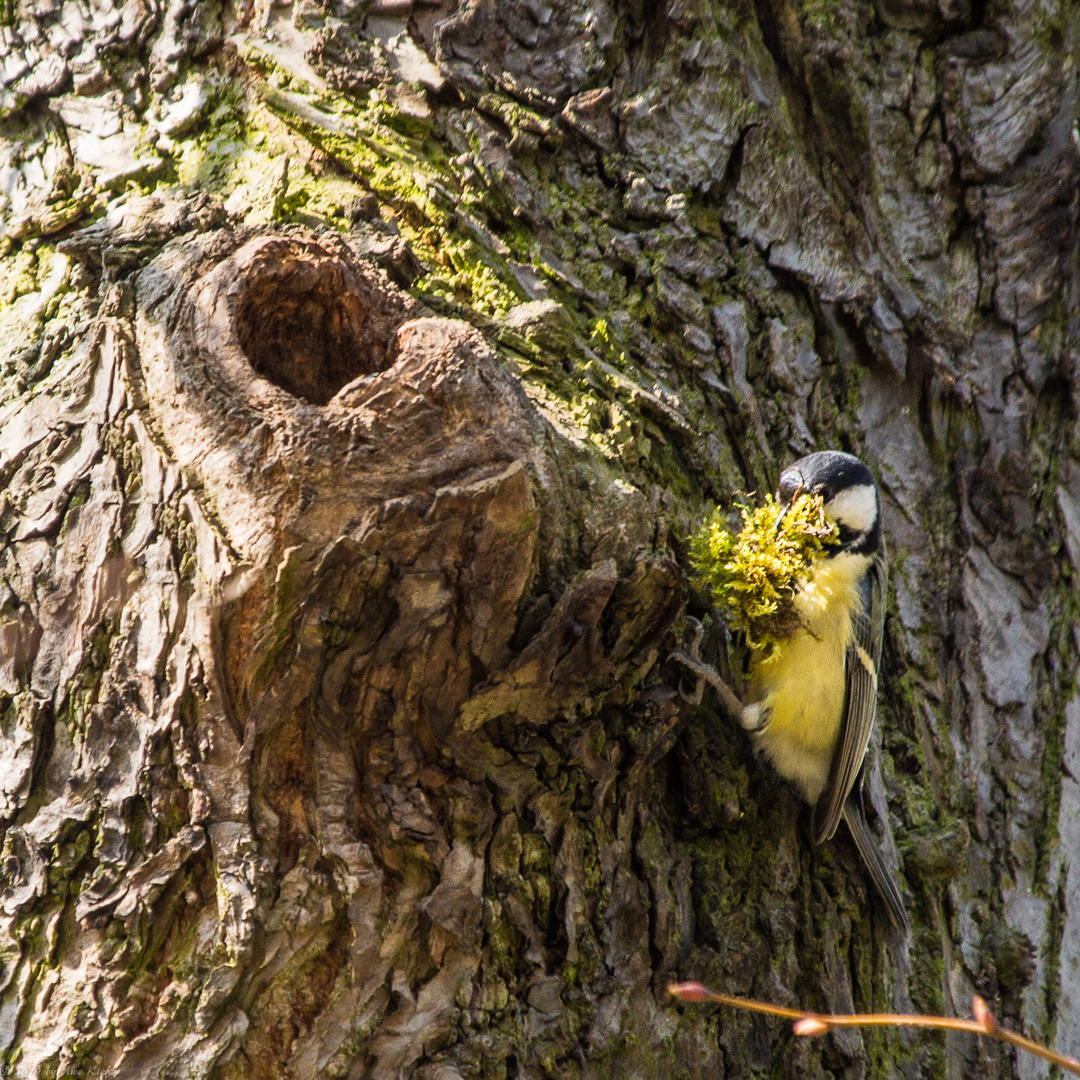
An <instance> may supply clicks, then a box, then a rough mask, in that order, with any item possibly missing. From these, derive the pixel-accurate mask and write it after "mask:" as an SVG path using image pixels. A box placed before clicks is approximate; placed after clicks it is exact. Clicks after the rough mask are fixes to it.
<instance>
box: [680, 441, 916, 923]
mask: <svg viewBox="0 0 1080 1080" xmlns="http://www.w3.org/2000/svg"><path fill="white" fill-rule="evenodd" d="M804 492H805V493H807V494H810V495H821V496H822V499H823V500H824V503H825V513H826V515H827V517H829V518H830V519H831V520H832V521H833V522H835V523H836V526H837V529H838V532H839V538H838V539H839V542H838V543H836V544H833V545H830V546H828V547H827V549H826V554H825V556H824V557H823V558H821V559H820V560H818V561H817V562H816V563H815V565H814V566H813V567H812V568H811V570H810V571H809V574H808V576H807V577H806V578H805V579H804V580H803V581H802V583H801V585H800V587H799V588H798V590H797V592H796V595H795V598H794V603H795V608H796V610H797V612H798V614H799V617H800V623H801V625H800V627H799V629H797V630H796V631H795V632H794V633H793V634H791V636H790V637H788V638H786V639H784V640H782V641H781V642H780V643H779V645H778V647H777V648H776V649H775V651H773V652H772V654H771V655H767V656H765V655H760V656H757V657H754V658H752V660H751V668H750V677H749V691H750V695H749V696H750V698H751V701H752V702H753V704H751V705H748V706H743V705H742V704H741V702H739V700H738V698H737V697H736V696H735V694H734V693H733V692H732V691H731V690H730V688H729V687H728V686H727V685H726V683H723V681H722V680H721V679H720V678H719V676H718V675H716V673H715V672H714V671H712V669H711V668H709V667H708V665H705V664H702V663H701V661H699V660H698V659H697V657H696V656H694V655H691V656H687V655H686V654H685V653H676V654H674V658H675V659H678V660H680V661H682V662H683V663H688V666H690V667H691V668H692V669H693V670H695V671H696V672H697V673H698V674H699V675H702V676H704V677H705V678H707V679H708V680H709V681H710V682H711V683H713V685H714V686H716V688H717V690H718V691H719V692H720V696H721V699H722V700H723V702H724V704H725V705H726V706H727V708H728V709H729V711H731V712H733V713H734V714H735V715H736V717H737V718H738V720H739V722H740V723H741V724H742V726H743V727H744V728H746V730H747V731H748V732H750V734H751V736H752V738H753V740H754V743H755V745H756V747H757V748H758V749H759V750H760V751H761V753H762V754H763V755H764V757H766V758H767V759H768V761H769V762H770V763H771V764H772V766H773V767H774V768H775V769H776V771H777V772H778V773H779V774H780V775H781V776H783V777H785V778H786V779H788V780H791V781H792V782H793V783H794V784H795V786H796V787H797V788H798V789H799V791H800V793H801V794H802V795H803V797H804V798H805V799H806V801H807V802H808V803H810V805H811V806H812V807H813V808H814V812H813V821H812V830H813V837H814V842H815V843H821V842H822V841H823V840H828V839H830V838H831V837H832V835H833V833H835V831H836V827H837V825H838V824H839V822H840V818H841V817H842V818H843V819H844V820H845V821H846V822H847V825H848V829H849V830H850V832H851V835H852V838H853V839H854V841H855V846H856V847H857V848H858V850H859V854H860V855H861V856H862V859H863V862H864V863H865V864H866V868H867V869H868V870H869V872H870V876H871V878H872V879H873V881H874V885H875V886H876V887H877V890H878V892H879V893H880V894H881V897H882V899H883V900H884V901H885V904H886V906H887V908H888V910H889V916H890V918H891V919H892V921H893V923H894V925H895V926H897V927H898V928H899V929H901V930H903V931H907V930H908V929H909V928H910V923H909V922H908V917H907V912H906V911H905V910H904V903H903V900H902V899H901V897H900V890H899V889H898V888H897V886H896V883H895V881H894V880H893V877H892V874H891V873H890V872H889V869H888V867H886V865H885V862H884V860H883V859H882V857H881V852H880V851H879V850H878V846H877V842H876V841H875V839H874V836H873V833H871V831H870V827H869V825H868V824H867V821H866V811H865V808H864V803H863V778H864V772H865V762H866V748H867V744H868V743H869V740H870V732H871V729H872V728H873V726H874V714H875V712H876V709H877V683H878V668H879V665H880V663H881V639H882V632H883V629H884V616H885V587H886V580H887V568H886V565H885V545H884V541H883V538H882V533H881V504H880V500H879V498H878V489H877V484H876V483H875V482H874V477H873V474H872V473H871V472H870V470H869V469H868V468H867V467H866V465H864V464H863V463H862V462H861V461H860V460H859V459H858V458H856V457H853V456H852V455H851V454H843V453H840V452H838V451H834V450H827V451H824V452H822V453H817V454H810V455H808V456H807V457H804V458H802V459H801V460H799V461H796V462H795V464H794V465H789V466H788V467H787V468H786V469H785V470H784V471H783V473H781V475H780V490H779V498H780V502H781V503H782V504H784V505H785V506H790V505H791V503H792V502H793V501H794V499H795V498H796V497H797V496H798V495H799V494H801V493H804ZM695 644H696V642H695ZM693 652H696V649H694V650H692V653H693Z"/></svg>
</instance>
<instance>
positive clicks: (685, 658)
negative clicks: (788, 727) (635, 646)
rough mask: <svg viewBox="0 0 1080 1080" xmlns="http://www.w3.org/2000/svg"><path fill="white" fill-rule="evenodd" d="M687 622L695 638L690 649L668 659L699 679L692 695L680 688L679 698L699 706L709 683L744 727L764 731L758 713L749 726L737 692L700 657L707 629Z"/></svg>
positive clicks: (688, 620) (694, 620)
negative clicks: (703, 637)
mask: <svg viewBox="0 0 1080 1080" xmlns="http://www.w3.org/2000/svg"><path fill="white" fill-rule="evenodd" d="M686 621H687V622H688V623H689V624H690V627H691V629H692V630H693V632H694V636H693V637H692V638H691V639H690V644H689V647H688V648H687V649H686V650H685V651H684V650H682V649H676V650H675V651H674V652H673V653H671V655H670V656H669V657H668V659H669V660H677V661H678V662H679V663H680V664H682V665H683V666H684V667H688V668H689V669H690V670H691V671H692V672H693V673H694V674H695V675H696V676H697V679H696V680H695V682H694V691H693V693H692V694H686V693H685V692H684V691H683V689H682V687H681V686H680V687H679V696H680V697H681V698H682V699H683V701H686V702H688V703H689V704H691V705H699V704H700V703H701V698H702V695H703V694H704V692H705V683H708V684H709V685H710V686H712V687H713V689H714V690H715V691H716V693H717V695H718V696H719V698H720V701H721V703H722V704H723V706H724V708H725V709H727V711H728V712H729V713H731V715H732V716H733V717H735V719H736V720H738V721H739V723H740V724H742V726H743V727H745V728H746V729H747V730H748V731H754V730H762V729H761V728H760V727H759V726H758V725H759V718H758V716H757V714H756V712H755V715H754V719H753V722H752V723H753V726H750V727H748V726H747V722H746V720H745V719H744V717H745V716H746V713H747V710H746V708H745V707H744V706H743V703H742V702H741V701H740V700H739V699H738V697H736V695H735V691H734V690H732V689H731V687H730V686H728V684H727V683H726V682H724V680H723V679H722V678H721V677H720V674H719V672H718V671H717V670H716V668H714V667H713V666H712V664H707V663H706V662H705V661H704V660H702V659H701V657H700V656H699V655H698V650H699V649H700V648H701V638H702V636H703V635H704V633H705V628H704V627H703V626H702V625H701V623H700V622H698V620H697V619H694V618H691V617H690V616H687V618H686ZM765 722H766V723H768V720H767V719H766V721H765Z"/></svg>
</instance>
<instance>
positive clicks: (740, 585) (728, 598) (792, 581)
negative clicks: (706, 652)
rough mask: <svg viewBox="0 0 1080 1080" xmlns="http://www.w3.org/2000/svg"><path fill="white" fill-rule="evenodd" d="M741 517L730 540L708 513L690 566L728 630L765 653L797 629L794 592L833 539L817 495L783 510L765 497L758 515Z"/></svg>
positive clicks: (717, 515)
mask: <svg viewBox="0 0 1080 1080" xmlns="http://www.w3.org/2000/svg"><path fill="white" fill-rule="evenodd" d="M742 517H743V527H742V529H741V530H740V532H739V533H738V535H737V536H736V535H734V534H733V533H731V532H730V531H729V530H728V528H727V526H726V523H725V521H724V515H723V514H721V512H720V511H719V510H714V511H713V513H712V515H711V516H710V517H709V518H708V520H707V521H706V522H705V523H704V524H703V525H702V526H701V528H700V529H699V530H698V531H697V533H695V534H694V536H693V537H692V538H691V540H690V563H691V565H692V566H693V568H694V574H695V579H696V583H697V585H698V586H699V587H700V588H702V589H703V590H704V591H705V592H707V593H708V594H709V596H710V597H711V598H712V600H713V602H714V603H715V604H716V605H717V607H718V608H720V610H721V612H722V613H723V615H724V616H725V618H726V619H727V622H728V625H729V626H730V627H731V629H733V630H741V631H742V632H743V633H745V634H746V640H747V642H748V643H749V644H750V646H751V647H752V648H754V649H757V650H762V651H764V652H766V653H771V652H772V650H773V649H774V648H775V646H776V643H777V641H779V640H781V639H783V638H786V637H790V636H791V634H792V633H794V631H795V630H796V629H798V626H799V616H798V614H797V612H796V611H795V606H794V604H793V599H794V596H795V591H796V585H797V583H798V581H799V579H800V578H802V577H804V576H805V575H806V571H807V570H808V569H809V568H810V566H811V565H812V564H813V562H814V561H815V560H816V559H820V558H823V557H824V555H825V551H826V547H827V546H828V545H830V544H834V543H837V542H838V532H837V528H836V525H835V524H834V523H833V522H831V521H829V520H828V519H827V518H826V517H825V503H824V500H823V499H822V498H821V496H820V495H798V496H797V497H796V498H795V499H794V500H793V501H792V502H791V503H789V504H787V505H786V506H785V505H783V504H781V503H779V502H777V501H776V500H775V499H774V498H773V497H772V496H771V495H769V496H766V499H765V502H764V504H763V505H762V506H759V507H758V508H757V509H753V510H752V509H749V508H748V507H743V509H742Z"/></svg>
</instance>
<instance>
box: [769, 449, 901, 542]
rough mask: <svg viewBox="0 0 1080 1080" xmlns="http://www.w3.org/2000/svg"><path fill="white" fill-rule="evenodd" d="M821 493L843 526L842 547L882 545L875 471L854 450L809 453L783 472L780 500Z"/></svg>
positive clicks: (833, 517) (831, 515)
mask: <svg viewBox="0 0 1080 1080" xmlns="http://www.w3.org/2000/svg"><path fill="white" fill-rule="evenodd" d="M803 493H805V494H807V495H820V496H821V497H822V498H823V499H824V500H825V513H826V514H827V515H828V516H829V518H830V519H831V520H833V521H835V522H836V524H837V527H838V528H839V530H840V546H839V548H835V549H834V550H833V554H837V553H839V552H840V551H849V552H854V553H856V554H860V555H872V554H874V553H875V552H876V551H878V550H879V549H880V548H881V509H880V504H879V501H878V490H877V484H876V483H874V474H873V473H872V472H870V470H869V469H868V468H867V467H866V466H865V465H864V464H863V463H862V462H861V461H860V460H859V459H858V458H857V457H852V455H851V454H844V453H841V452H840V451H839V450H824V451H822V452H821V453H818V454H808V455H807V456H806V457H804V458H800V459H799V460H798V461H796V462H795V464H794V465H789V466H788V467H787V468H786V469H785V470H784V471H783V472H782V473H781V474H780V491H779V497H780V502H781V503H783V504H784V505H787V504H788V503H790V502H791V500H792V499H794V498H795V497H796V496H797V495H800V494H803Z"/></svg>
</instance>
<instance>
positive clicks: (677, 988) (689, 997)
mask: <svg viewBox="0 0 1080 1080" xmlns="http://www.w3.org/2000/svg"><path fill="white" fill-rule="evenodd" d="M668 993H669V994H671V995H672V996H673V997H677V998H678V999H679V1000H680V1001H708V1000H709V999H710V998H711V997H712V994H711V993H710V992H709V989H708V987H705V986H702V985H701V983H695V982H685V983H672V984H671V985H670V986H669V987H668Z"/></svg>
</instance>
